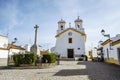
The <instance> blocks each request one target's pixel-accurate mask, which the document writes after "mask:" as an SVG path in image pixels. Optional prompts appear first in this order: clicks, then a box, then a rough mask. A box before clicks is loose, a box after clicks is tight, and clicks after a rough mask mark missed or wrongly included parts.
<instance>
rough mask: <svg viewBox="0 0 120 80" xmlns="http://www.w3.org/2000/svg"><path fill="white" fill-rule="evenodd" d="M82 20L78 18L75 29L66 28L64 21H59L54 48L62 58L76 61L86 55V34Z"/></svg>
mask: <svg viewBox="0 0 120 80" xmlns="http://www.w3.org/2000/svg"><path fill="white" fill-rule="evenodd" d="M82 22H83V21H82V20H81V19H80V18H79V17H78V18H77V19H76V20H75V21H74V23H75V27H71V25H69V27H68V28H66V22H65V21H64V20H62V19H61V20H60V21H58V30H57V34H56V36H55V37H56V45H55V47H54V48H52V51H54V52H55V53H56V54H59V55H60V57H61V58H70V59H76V58H78V57H80V55H81V54H85V42H86V34H85V31H84V28H83V26H82Z"/></svg>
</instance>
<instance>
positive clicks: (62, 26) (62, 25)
mask: <svg viewBox="0 0 120 80" xmlns="http://www.w3.org/2000/svg"><path fill="white" fill-rule="evenodd" d="M65 24H66V22H65V21H64V20H63V19H61V20H60V21H58V30H57V34H58V33H60V32H61V31H63V30H65Z"/></svg>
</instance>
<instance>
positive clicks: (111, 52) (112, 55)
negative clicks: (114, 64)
mask: <svg viewBox="0 0 120 80" xmlns="http://www.w3.org/2000/svg"><path fill="white" fill-rule="evenodd" d="M118 46H119V47H120V44H118V45H115V46H111V48H112V50H110V45H109V43H108V44H106V45H104V46H103V53H104V58H107V48H108V53H109V57H110V58H114V59H116V60H118V55H117V48H118Z"/></svg>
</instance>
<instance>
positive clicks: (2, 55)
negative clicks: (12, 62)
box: [0, 50, 8, 58]
mask: <svg viewBox="0 0 120 80" xmlns="http://www.w3.org/2000/svg"><path fill="white" fill-rule="evenodd" d="M7 57H8V50H0V58H7Z"/></svg>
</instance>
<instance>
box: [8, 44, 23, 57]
mask: <svg viewBox="0 0 120 80" xmlns="http://www.w3.org/2000/svg"><path fill="white" fill-rule="evenodd" d="M8 47H9V51H10V52H9V56H11V55H13V54H14V53H25V49H24V48H22V47H21V46H17V45H14V44H8Z"/></svg>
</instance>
